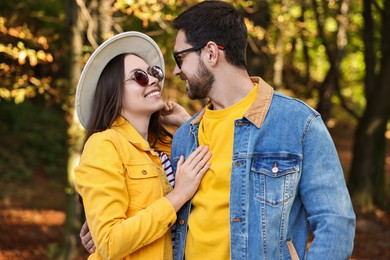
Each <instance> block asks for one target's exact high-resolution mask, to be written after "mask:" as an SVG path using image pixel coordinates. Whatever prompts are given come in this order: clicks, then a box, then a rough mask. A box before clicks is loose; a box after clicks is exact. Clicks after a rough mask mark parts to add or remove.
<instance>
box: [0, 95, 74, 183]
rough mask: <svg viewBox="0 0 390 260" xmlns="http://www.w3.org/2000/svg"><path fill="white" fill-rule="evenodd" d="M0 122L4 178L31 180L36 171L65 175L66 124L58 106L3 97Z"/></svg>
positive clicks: (0, 167)
mask: <svg viewBox="0 0 390 260" xmlns="http://www.w3.org/2000/svg"><path fill="white" fill-rule="evenodd" d="M0 122H1V125H0V136H1V140H2V141H1V142H0V172H1V173H2V174H1V176H0V179H1V180H4V181H11V180H24V181H28V180H29V179H30V178H31V177H32V176H34V175H35V174H36V175H39V176H46V177H48V178H53V179H58V180H64V179H65V178H66V162H67V145H66V138H67V137H66V125H65V121H64V115H63V112H61V110H60V109H59V108H58V107H54V106H53V107H45V106H44V105H42V104H41V103H40V102H38V100H26V101H25V102H23V103H21V104H18V105H16V104H14V103H13V102H7V101H1V103H0Z"/></svg>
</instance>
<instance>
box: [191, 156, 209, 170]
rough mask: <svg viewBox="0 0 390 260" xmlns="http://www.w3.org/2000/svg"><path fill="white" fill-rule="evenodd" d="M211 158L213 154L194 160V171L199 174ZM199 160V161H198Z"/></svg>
mask: <svg viewBox="0 0 390 260" xmlns="http://www.w3.org/2000/svg"><path fill="white" fill-rule="evenodd" d="M210 158H211V153H210V152H207V153H206V154H205V155H204V156H203V157H200V158H198V157H197V158H196V159H194V161H193V162H194V164H195V165H194V170H195V171H196V172H199V171H200V170H201V169H202V168H203V167H204V166H205V165H206V164H207V163H208V162H209V160H210ZM197 159H198V161H197Z"/></svg>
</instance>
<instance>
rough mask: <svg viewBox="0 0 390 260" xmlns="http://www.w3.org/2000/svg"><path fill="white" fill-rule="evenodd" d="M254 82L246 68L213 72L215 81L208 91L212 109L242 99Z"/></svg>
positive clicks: (224, 106) (227, 105) (220, 107)
mask: <svg viewBox="0 0 390 260" xmlns="http://www.w3.org/2000/svg"><path fill="white" fill-rule="evenodd" d="M253 86H254V84H253V82H252V80H251V78H250V77H249V75H248V73H247V71H246V70H239V69H236V68H233V69H231V70H229V69H226V68H225V70H224V71H221V72H220V73H219V72H216V73H215V82H214V85H213V87H212V89H211V90H210V92H209V98H210V101H211V104H212V106H213V110H219V109H224V108H227V107H230V106H232V105H234V104H235V103H237V102H238V101H240V100H241V99H243V98H244V97H245V96H246V95H248V93H249V92H250V91H251V90H252V88H253Z"/></svg>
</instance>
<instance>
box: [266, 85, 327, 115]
mask: <svg viewBox="0 0 390 260" xmlns="http://www.w3.org/2000/svg"><path fill="white" fill-rule="evenodd" d="M272 105H274V106H275V107H278V108H280V109H286V110H289V111H294V112H295V113H297V112H300V113H304V114H308V115H312V116H319V115H320V114H319V113H318V112H317V111H316V110H315V109H314V108H313V107H311V106H310V105H309V104H308V103H306V102H305V101H303V100H301V99H299V98H295V97H291V96H289V95H287V94H285V93H282V92H279V91H274V93H273V98H272V103H271V107H272Z"/></svg>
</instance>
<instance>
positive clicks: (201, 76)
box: [187, 60, 215, 99]
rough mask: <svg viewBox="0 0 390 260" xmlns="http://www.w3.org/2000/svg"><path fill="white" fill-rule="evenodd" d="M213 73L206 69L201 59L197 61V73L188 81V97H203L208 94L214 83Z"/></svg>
mask: <svg viewBox="0 0 390 260" xmlns="http://www.w3.org/2000/svg"><path fill="white" fill-rule="evenodd" d="M214 80H215V79H214V75H213V74H212V73H211V72H210V71H209V70H208V69H207V67H206V65H205V64H204V62H203V61H202V60H200V61H199V69H198V72H197V75H195V76H193V77H192V78H191V79H189V78H187V81H188V92H187V95H188V97H189V98H190V99H204V98H206V97H207V96H208V94H209V92H210V89H211V87H212V85H213V83H214Z"/></svg>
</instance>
